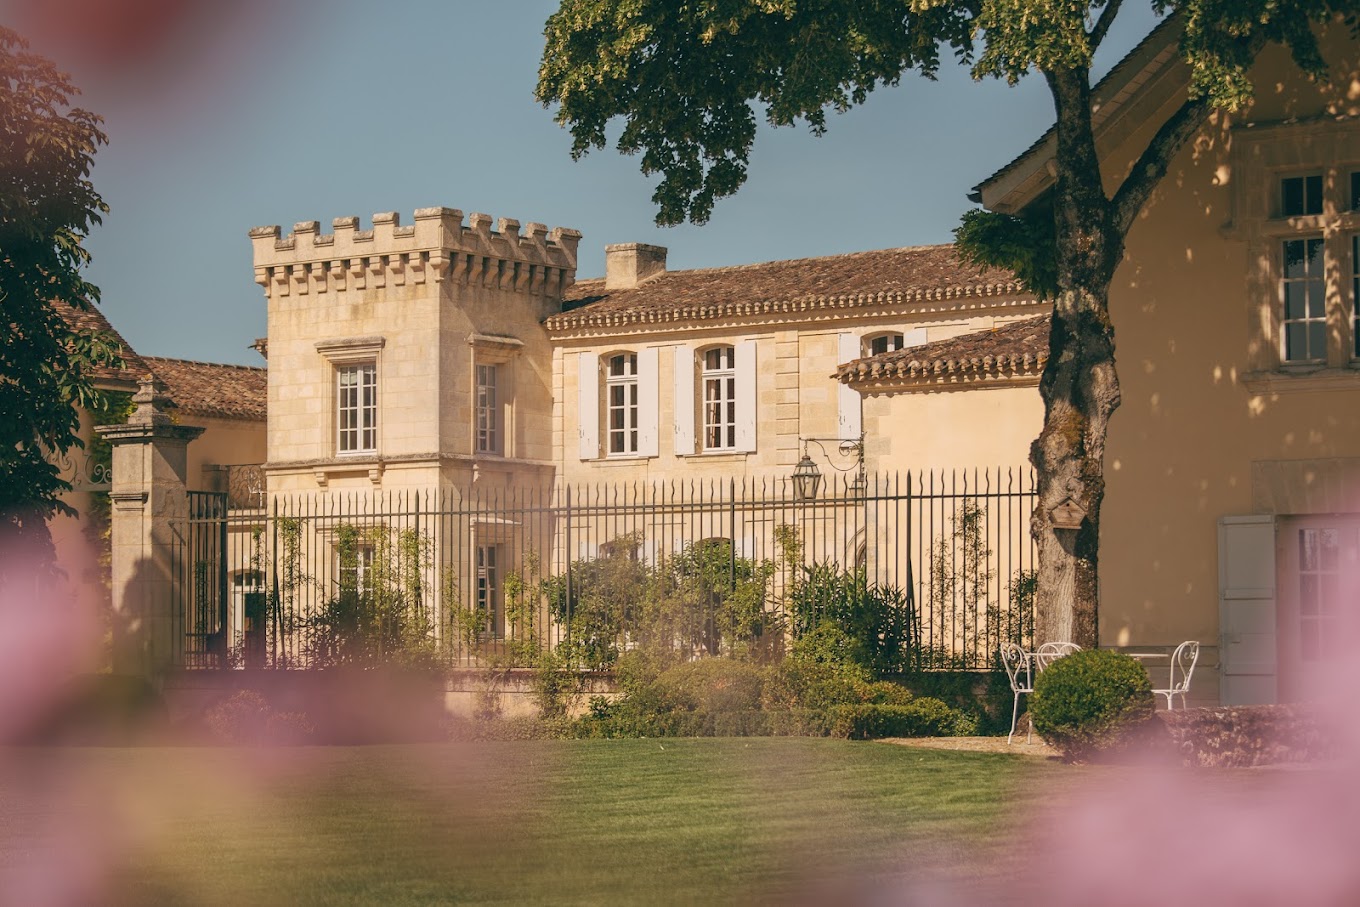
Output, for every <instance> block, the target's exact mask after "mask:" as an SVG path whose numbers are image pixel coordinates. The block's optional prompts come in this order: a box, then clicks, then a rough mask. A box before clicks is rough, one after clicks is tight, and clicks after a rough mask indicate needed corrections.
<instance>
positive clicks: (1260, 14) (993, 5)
mask: <svg viewBox="0 0 1360 907" xmlns="http://www.w3.org/2000/svg"><path fill="white" fill-rule="evenodd" d="M1121 5H1122V0H1109V2H1104V3H1102V2H1095V3H1089V4H1088V3H1084V2H1073V0H853V2H852V0H699V2H694V3H675V2H670V0H563V2H562V4H561V7H560V8H559V10H558V11H557V12H556V13H554V14H553V15H552V17H551V18H549V19H548V22H547V27H546V29H545V34H546V37H547V44H546V46H545V48H544V52H543V61H542V65H541V68H540V70H539V81H538V88H537V97H538V99H539V101H541V102H542V103H544V104H555V105H557V112H556V118H557V121H558V122H559V123H561V124H562V125H564V126H566V127H567V128H568V129H570V131H571V134H572V154H573V155H574V156H577V157H579V156H581V155H583V154H585V153H586V152H588V151H590V150H591V149H594V148H603V147H605V145H606V144H607V134H606V127H607V125H608V124H609V122H610V121H611V120H613V119H614V118H616V117H621V118H623V119H624V123H623V130H622V132H621V133H620V135H619V137H618V139H617V142H616V147H617V149H618V150H619V151H620V152H623V153H625V154H636V153H640V154H641V164H642V171H643V172H644V173H646V174H649V175H659V176H660V177H661V179H660V183H659V185H658V186H657V189H656V192H655V194H654V195H653V196H652V200H653V201H654V202H655V203H656V206H657V215H656V220H657V223H658V224H662V225H670V224H678V223H681V222H683V221H685V220H687V219H688V220H690V221H693V222H694V223H704V222H705V221H707V220H708V218H709V216H710V215H711V214H712V211H713V205H714V202H715V201H716V200H718V199H720V198H723V197H725V196H729V195H732V194H733V193H734V192H736V191H737V190H738V189H739V188H740V187H741V185H742V183H743V182H744V181H745V179H746V174H747V166H748V164H749V160H750V151H751V147H752V143H753V142H754V140H755V136H756V126H757V115H758V113H759V112H763V114H764V118H765V119H766V121H767V122H769V123H770V124H772V125H775V126H787V125H791V124H794V123H796V122H799V121H803V122H806V123H807V125H808V126H809V127H810V128H811V129H812V131H813V132H814V133H821V132H824V131H825V130H826V128H827V113H828V112H831V111H835V112H840V111H845V110H848V109H849V108H851V107H852V106H854V105H857V104H861V103H863V102H864V100H865V99H866V98H867V96H868V95H869V93H870V92H872V91H873V90H874V89H876V88H879V87H882V86H892V85H897V84H898V83H899V82H900V81H901V78H902V76H903V75H905V74H908V73H910V72H912V71H915V72H917V73H919V74H921V75H924V76H926V77H932V76H934V75H935V74H936V73H937V72H938V71H939V67H940V66H941V64H942V60H943V61H944V62H948V61H947V57H953V58H954V59H956V60H957V61H958V62H960V63H962V64H964V65H967V66H970V67H971V71H972V74H973V75H974V76H975V77H976V78H984V77H996V78H1003V79H1006V80H1008V81H1009V82H1012V83H1014V82H1016V81H1018V80H1019V79H1020V78H1021V77H1022V76H1024V75H1025V74H1026V73H1028V72H1030V71H1032V70H1034V71H1038V72H1040V73H1045V74H1047V73H1053V72H1061V71H1073V72H1085V71H1089V69H1090V66H1091V61H1092V59H1093V57H1094V55H1095V52H1096V50H1097V48H1098V47H1099V46H1100V44H1101V42H1102V41H1103V40H1104V39H1105V37H1106V35H1107V34H1108V32H1109V29H1110V26H1111V25H1112V24H1113V22H1114V19H1115V17H1116V15H1117V14H1118V12H1119V10H1120V7H1121ZM1154 6H1155V7H1156V8H1157V10H1158V11H1159V12H1172V11H1175V12H1178V13H1179V14H1180V15H1181V16H1182V17H1183V19H1184V22H1185V31H1184V36H1183V39H1182V49H1183V52H1184V53H1185V55H1186V56H1187V58H1188V59H1191V60H1192V61H1194V65H1193V84H1192V85H1191V96H1192V97H1193V98H1197V99H1202V101H1203V104H1204V105H1207V106H1214V107H1226V108H1231V109H1235V108H1237V107H1239V106H1241V104H1242V103H1244V102H1245V101H1246V100H1248V99H1249V98H1250V96H1251V84H1250V81H1249V80H1248V78H1247V70H1248V69H1249V67H1250V65H1251V62H1252V60H1253V59H1254V58H1255V56H1256V53H1257V52H1258V51H1259V50H1260V48H1261V46H1262V45H1263V44H1264V43H1265V42H1267V41H1280V42H1284V43H1286V44H1288V45H1289V46H1290V47H1291V48H1293V50H1294V54H1295V58H1296V60H1297V61H1298V63H1299V65H1300V66H1301V67H1302V68H1303V69H1304V71H1305V72H1309V73H1312V74H1315V75H1318V74H1321V73H1322V72H1323V68H1324V67H1323V61H1322V59H1321V57H1320V55H1319V53H1318V48H1317V42H1316V39H1315V37H1314V35H1313V32H1312V30H1311V28H1310V24H1311V23H1312V22H1316V21H1320V20H1322V19H1325V18H1327V17H1329V16H1330V15H1332V14H1333V13H1334V12H1337V11H1341V12H1352V13H1353V12H1354V10H1355V8H1356V4H1355V2H1354V0H1181V2H1170V0H1167V2H1160V0H1159V2H1156V3H1154Z"/></svg>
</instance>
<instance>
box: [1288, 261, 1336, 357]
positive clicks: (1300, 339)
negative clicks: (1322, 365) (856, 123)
mask: <svg viewBox="0 0 1360 907" xmlns="http://www.w3.org/2000/svg"><path fill="white" fill-rule="evenodd" d="M1283 258H1284V268H1283V270H1282V273H1281V278H1280V283H1281V290H1280V291H1281V295H1282V296H1283V297H1284V321H1283V324H1284V361H1285V363H1301V362H1302V363H1306V362H1325V361H1326V359H1327V276H1326V271H1325V270H1324V268H1323V240H1322V237H1321V236H1310V237H1306V238H1303V239H1286V240H1285V241H1284V248H1283Z"/></svg>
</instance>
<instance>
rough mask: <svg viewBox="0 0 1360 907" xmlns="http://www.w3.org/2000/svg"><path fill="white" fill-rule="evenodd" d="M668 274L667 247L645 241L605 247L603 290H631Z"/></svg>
mask: <svg viewBox="0 0 1360 907" xmlns="http://www.w3.org/2000/svg"><path fill="white" fill-rule="evenodd" d="M665 273H666V247H665V246H652V245H648V244H647V243H642V242H627V243H616V244H614V245H612V246H605V247H604V288H605V289H606V290H631V289H633V288H634V287H636V286H638V285H639V284H642V283H645V282H646V281H648V280H651V279H652V278H653V277H656V276H657V275H658V274H665Z"/></svg>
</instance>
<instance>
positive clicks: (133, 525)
mask: <svg viewBox="0 0 1360 907" xmlns="http://www.w3.org/2000/svg"><path fill="white" fill-rule="evenodd" d="M132 402H133V403H135V404H137V409H136V410H135V411H134V412H133V413H132V415H131V416H129V417H128V421H127V424H125V425H105V426H100V427H98V428H96V429H95V431H97V432H99V433H100V434H101V435H103V436H104V438H105V439H106V440H107V441H108V442H109V443H110V444H111V445H112V446H113V487H112V489H111V491H110V493H109V496H110V499H111V504H112V508H111V509H112V514H111V534H112V540H111V541H112V555H113V564H112V573H113V670H114V671H115V672H116V673H119V674H135V675H140V676H143V677H150V676H154V675H157V674H160V673H163V672H165V671H166V670H167V669H169V668H170V667H171V665H172V660H173V655H174V652H175V650H176V647H177V646H178V645H179V644H180V643H181V642H182V641H181V640H176V639H175V638H174V631H175V627H176V621H175V619H174V616H175V609H176V608H177V607H179V603H178V602H177V600H176V598H177V595H176V592H177V582H176V576H175V564H176V563H177V560H178V558H177V556H176V548H177V546H181V545H182V544H183V541H182V538H183V533H184V531H185V527H184V522H185V520H187V518H188V516H189V499H188V495H187V493H186V491H187V489H186V484H185V472H186V464H187V449H188V446H189V442H190V441H192V440H194V439H195V438H197V437H198V436H199V435H201V434H202V433H203V429H202V428H198V427H196V426H192V425H177V424H175V423H174V422H173V420H172V419H171V417H170V414H169V412H168V410H169V409H170V408H171V407H173V406H174V403H173V402H171V400H170V398H169V397H168V396H166V388H165V385H164V384H162V383H161V382H160V381H156V380H154V379H152V380H148V381H145V382H143V384H142V386H141V389H140V390H138V391H137V393H136V394H135V395H134V396H133V398H132ZM179 557H182V554H180V555H179Z"/></svg>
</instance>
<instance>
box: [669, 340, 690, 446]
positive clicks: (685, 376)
mask: <svg viewBox="0 0 1360 907" xmlns="http://www.w3.org/2000/svg"><path fill="white" fill-rule="evenodd" d="M674 387H675V395H674V399H673V401H672V402H673V403H674V405H675V455H676V456H677V457H685V456H689V455H690V454H692V453H694V351H693V350H692V349H690V348H689V347H688V346H677V347H675V384H674Z"/></svg>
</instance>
